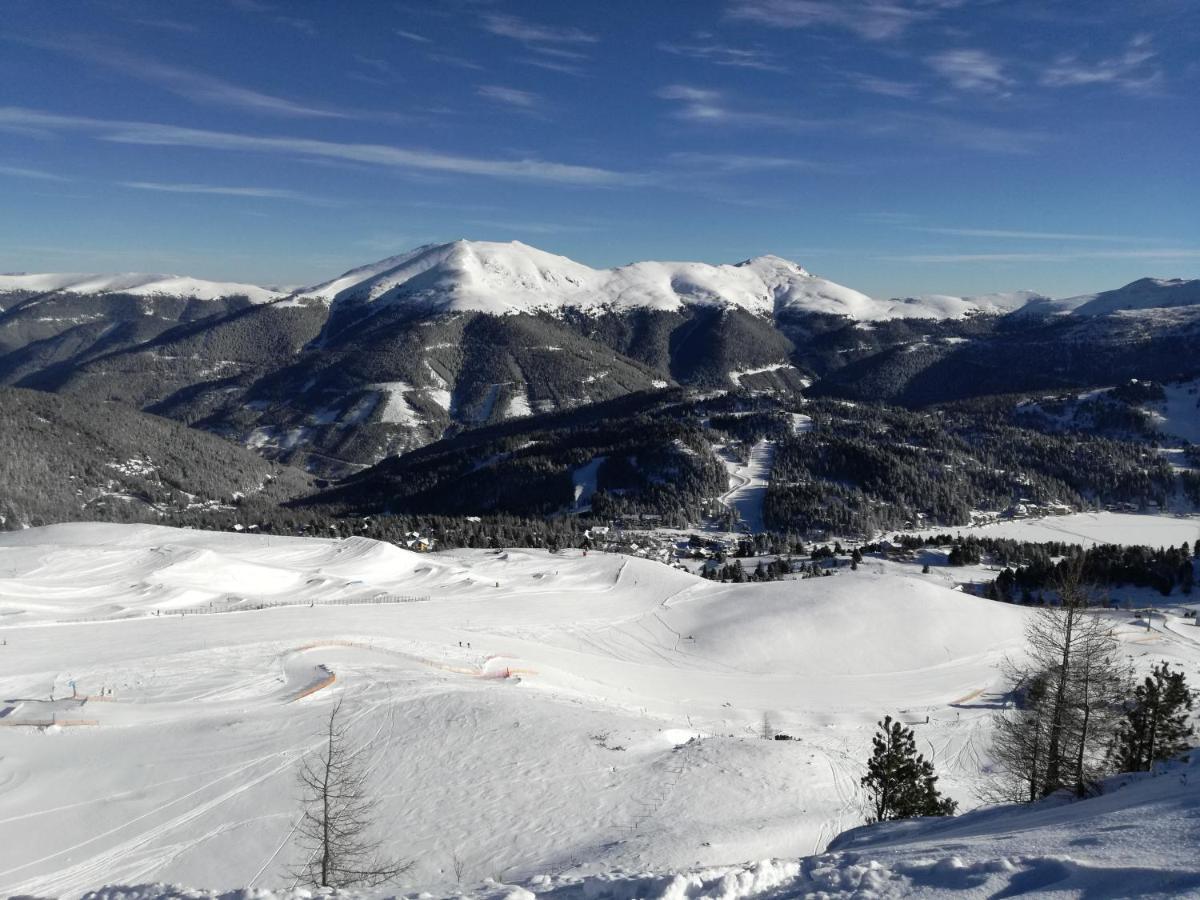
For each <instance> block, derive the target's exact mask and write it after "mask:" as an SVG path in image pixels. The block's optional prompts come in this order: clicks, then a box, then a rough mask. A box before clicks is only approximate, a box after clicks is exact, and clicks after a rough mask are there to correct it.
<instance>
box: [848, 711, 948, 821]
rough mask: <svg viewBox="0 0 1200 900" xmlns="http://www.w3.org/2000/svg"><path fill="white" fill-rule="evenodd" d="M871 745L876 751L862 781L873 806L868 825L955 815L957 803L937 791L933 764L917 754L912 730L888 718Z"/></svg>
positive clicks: (880, 725) (869, 811) (870, 808)
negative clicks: (893, 820) (920, 817)
mask: <svg viewBox="0 0 1200 900" xmlns="http://www.w3.org/2000/svg"><path fill="white" fill-rule="evenodd" d="M872 743H873V745H874V748H875V752H874V754H873V755H872V756H871V759H870V760H869V761H868V762H867V774H866V775H864V776H863V777H862V779H861V783H862V786H863V787H864V788H866V791H867V797H868V798H869V799H868V802H869V804H870V807H869V809H868V812H867V823H868V824H873V823H875V822H887V821H890V820H892V819H911V818H913V817H915V816H949V815H953V814H954V810H955V809H956V808H957V807H958V804H957V803H955V802H954V801H953V800H950V799H948V798H945V797H942V795H941V794H940V793H939V792H938V789H937V780H938V779H937V775H935V774H934V770H933V763H931V762H929V761H927V760H926V759H925V757H924V756H922V755H921V754H920V753H918V752H917V743H916V738H915V737H914V736H913V731H912V729H911V728H906V727H904V726H903V725H901V724H900V723H899V722H894V721H892V717H891V716H886V717H884V719H883V721H882V722H880V723H879V731H878V732H877V733H876V735H875V737H874V739H873V741H872Z"/></svg>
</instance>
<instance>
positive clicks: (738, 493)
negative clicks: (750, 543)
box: [720, 440, 775, 534]
mask: <svg viewBox="0 0 1200 900" xmlns="http://www.w3.org/2000/svg"><path fill="white" fill-rule="evenodd" d="M723 459H724V461H725V466H726V468H727V469H729V484H730V487H729V490H728V491H726V492H725V493H724V494H722V495H721V497H720V500H721V503H722V504H724V505H725V506H727V507H728V508H730V509H735V510H737V512H738V515H739V516H740V517H741V521H742V523H743V524H744V525H745V526H746V528H748V529H749V530H750V533H751V534H760V533H762V532H764V531H766V524H765V523H764V522H763V503H764V502H765V501H766V499H767V486H768V485H769V484H770V482H771V469H772V467H773V466H774V465H775V442H774V441H768V440H761V441H759V442H758V443H757V444H755V445H754V446H753V447H752V448H751V449H750V459H749V461H748V462H745V463H742V462H740V461H738V460H735V459H733V458H731V457H730V456H727V455H723Z"/></svg>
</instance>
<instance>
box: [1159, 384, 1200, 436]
mask: <svg viewBox="0 0 1200 900" xmlns="http://www.w3.org/2000/svg"><path fill="white" fill-rule="evenodd" d="M1163 390H1164V392H1165V393H1166V395H1167V399H1166V401H1165V402H1161V403H1152V404H1150V407H1149V408H1150V412H1151V415H1153V417H1154V420H1155V425H1157V426H1158V428H1159V429H1160V430H1161V431H1163V432H1165V433H1166V434H1170V435H1174V436H1175V437H1179V438H1183V439H1184V440H1185V441H1190V442H1191V443H1193V444H1200V379H1195V380H1193V381H1180V382H1176V383H1174V384H1167V385H1164V386H1163Z"/></svg>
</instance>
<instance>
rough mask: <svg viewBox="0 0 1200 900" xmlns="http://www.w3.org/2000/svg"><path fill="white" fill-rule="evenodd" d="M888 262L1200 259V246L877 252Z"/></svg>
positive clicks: (1057, 261)
mask: <svg viewBox="0 0 1200 900" xmlns="http://www.w3.org/2000/svg"><path fill="white" fill-rule="evenodd" d="M876 259H880V260H885V261H888V262H911V263H973V262H1051V263H1059V262H1062V263H1065V262H1080V261H1084V260H1104V259H1146V260H1193V259H1200V248H1196V247H1169V248H1156V249H1152V250H1080V251H1065V252H1062V253H1039V252H1033V253H1019V252H1018V253H1007V252H999V253H915V254H910V255H900V256H878V257H876Z"/></svg>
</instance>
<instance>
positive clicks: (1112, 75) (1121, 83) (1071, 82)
mask: <svg viewBox="0 0 1200 900" xmlns="http://www.w3.org/2000/svg"><path fill="white" fill-rule="evenodd" d="M1150 40H1151V39H1150V36H1149V35H1145V34H1140V35H1136V36H1134V38H1133V39H1132V40H1131V41H1130V42H1129V45H1128V46H1127V47H1126V48H1125V52H1124V53H1122V54H1121V55H1120V56H1115V57H1112V58H1109V59H1102V60H1098V61H1096V62H1092V63H1085V62H1081V61H1080V59H1079V57H1077V56H1071V55H1064V56H1060V57H1059V58H1058V59H1057V60H1055V62H1054V63H1053V64H1052V65H1051V66H1049V67H1048V68H1047V69H1046V70H1045V71H1044V72H1043V73H1042V78H1041V82H1042V84H1044V85H1047V86H1049V87H1074V86H1078V85H1094V84H1108V85H1114V86H1116V87H1119V88H1122V89H1123V90H1126V91H1130V92H1133V93H1139V92H1144V91H1147V90H1150V89H1152V88H1154V87H1156V86H1157V85H1158V84H1159V83H1160V82H1161V81H1162V77H1163V73H1162V70H1161V69H1160V68H1159V67H1158V66H1157V65H1155V64H1154V59H1155V57H1156V56H1157V54H1156V53H1155V52H1154V50H1153V49H1151V46H1150Z"/></svg>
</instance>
